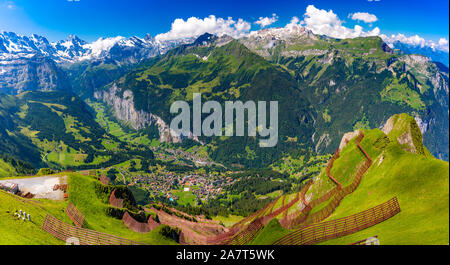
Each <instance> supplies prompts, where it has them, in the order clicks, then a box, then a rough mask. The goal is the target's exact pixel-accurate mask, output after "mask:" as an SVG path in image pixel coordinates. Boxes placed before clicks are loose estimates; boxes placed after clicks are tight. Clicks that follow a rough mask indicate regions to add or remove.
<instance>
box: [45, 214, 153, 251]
mask: <svg viewBox="0 0 450 265" xmlns="http://www.w3.org/2000/svg"><path fill="white" fill-rule="evenodd" d="M42 229H43V230H45V231H47V232H48V233H50V234H52V235H53V236H55V237H56V238H58V239H60V240H63V241H66V242H67V239H69V238H76V239H77V240H78V241H79V243H80V245H144V244H143V243H140V242H136V241H132V240H129V239H126V238H121V237H118V236H114V235H110V234H106V233H102V232H98V231H95V230H91V229H86V228H81V227H77V226H73V225H69V224H67V223H64V222H62V221H61V220H59V219H57V218H56V217H54V216H52V215H50V214H47V216H45V219H44V222H43V223H42Z"/></svg>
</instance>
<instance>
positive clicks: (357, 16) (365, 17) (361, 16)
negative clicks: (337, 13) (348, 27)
mask: <svg viewBox="0 0 450 265" xmlns="http://www.w3.org/2000/svg"><path fill="white" fill-rule="evenodd" d="M349 17H351V19H353V20H358V21H364V22H366V23H373V22H375V21H377V20H378V18H377V16H375V15H374V14H370V13H367V12H356V13H354V14H349Z"/></svg>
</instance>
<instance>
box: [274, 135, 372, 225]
mask: <svg viewBox="0 0 450 265" xmlns="http://www.w3.org/2000/svg"><path fill="white" fill-rule="evenodd" d="M363 138H364V133H363V132H360V134H359V135H358V136H357V137H356V139H355V142H356V145H357V146H358V148H359V149H360V150H361V152H363V154H364V155H365V156H366V161H364V163H363V165H362V166H361V167H360V168H359V169H358V171H357V172H356V175H355V177H354V179H353V181H352V183H351V184H350V185H348V186H346V187H343V188H342V187H341V186H336V187H334V188H333V189H331V190H330V191H329V192H327V193H325V194H324V195H322V196H321V197H319V198H317V199H315V200H313V201H311V202H310V203H309V205H306V207H305V209H304V210H303V211H302V212H301V213H300V214H299V215H297V216H296V217H295V218H293V219H292V220H287V221H285V222H283V224H282V225H283V226H284V227H286V228H288V229H294V228H300V227H303V226H306V225H309V224H312V223H318V222H321V221H323V220H325V219H326V218H327V217H329V216H330V215H331V214H332V213H333V212H334V210H335V209H336V208H337V207H338V206H339V204H340V203H341V201H342V199H344V197H345V196H347V195H349V194H350V193H353V192H354V191H355V190H356V188H358V186H359V183H360V182H361V180H362V177H363V175H364V174H365V173H366V172H367V170H368V169H369V168H370V166H371V165H372V159H371V158H370V157H369V155H368V154H367V152H366V151H365V150H364V149H363V148H362V146H361V144H360V143H361V141H362V139H363ZM338 157H339V152H338V151H337V152H335V155H334V156H333V157H332V159H331V160H330V163H329V164H328V165H331V166H332V165H333V163H334V160H335V159H337V158H338ZM331 161H333V162H331ZM330 170H331V167H330ZM327 171H328V167H327ZM305 187H306V186H305ZM308 188H309V187H308ZM326 201H329V203H328V204H327V205H326V206H325V207H324V208H322V209H321V210H319V211H317V212H315V213H311V214H310V211H311V209H313V208H314V207H316V206H318V205H320V204H322V203H324V202H326Z"/></svg>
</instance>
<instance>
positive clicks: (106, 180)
mask: <svg viewBox="0 0 450 265" xmlns="http://www.w3.org/2000/svg"><path fill="white" fill-rule="evenodd" d="M99 181H100V182H101V183H102V184H103V185H109V182H110V179H109V178H108V177H107V176H105V175H103V174H102V175H101V176H100V178H99Z"/></svg>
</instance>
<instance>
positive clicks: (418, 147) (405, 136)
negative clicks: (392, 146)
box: [382, 114, 428, 154]
mask: <svg viewBox="0 0 450 265" xmlns="http://www.w3.org/2000/svg"><path fill="white" fill-rule="evenodd" d="M382 131H383V132H384V133H385V134H386V135H387V136H388V137H389V138H391V139H394V140H396V141H397V142H398V143H399V144H401V145H402V147H403V149H404V150H405V151H408V152H411V153H416V154H428V152H427V151H425V150H426V149H425V147H424V146H423V142H422V141H423V138H422V133H421V131H420V128H419V126H418V125H417V123H416V120H415V119H414V118H413V117H411V116H409V115H407V114H396V115H394V116H392V117H390V118H389V119H388V120H387V122H386V124H385V125H384V127H383V129H382Z"/></svg>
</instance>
